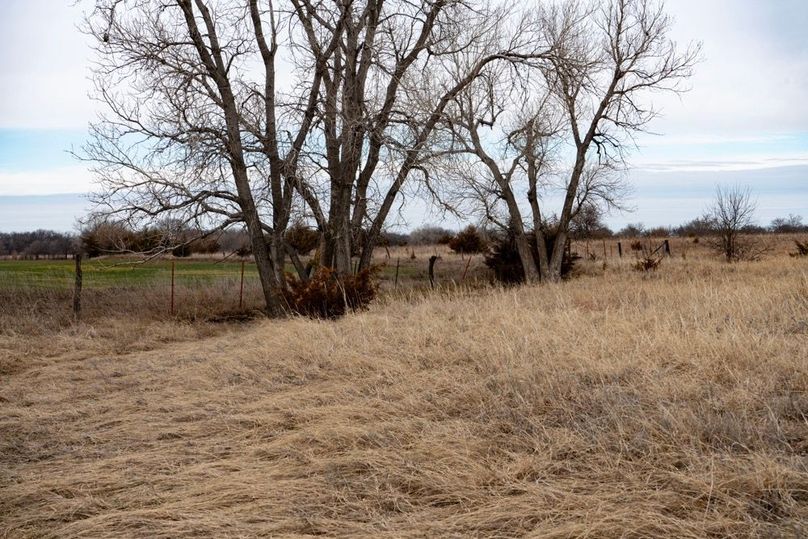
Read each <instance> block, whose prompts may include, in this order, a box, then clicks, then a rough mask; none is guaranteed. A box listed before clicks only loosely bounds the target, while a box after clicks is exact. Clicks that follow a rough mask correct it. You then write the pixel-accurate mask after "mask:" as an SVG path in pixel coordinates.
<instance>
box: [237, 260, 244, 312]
mask: <svg viewBox="0 0 808 539" xmlns="http://www.w3.org/2000/svg"><path fill="white" fill-rule="evenodd" d="M243 305H244V260H243V259H242V260H241V284H239V287H238V308H239V310H241V308H242V306H243Z"/></svg>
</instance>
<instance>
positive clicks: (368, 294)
mask: <svg viewBox="0 0 808 539" xmlns="http://www.w3.org/2000/svg"><path fill="white" fill-rule="evenodd" d="M377 272H378V268H370V269H366V270H362V271H360V272H359V273H357V274H355V275H345V276H343V277H342V278H338V277H337V275H336V274H335V273H334V270H332V269H330V268H319V269H318V270H317V271H316V272H315V273H314V275H312V276H311V278H310V279H309V280H308V281H303V280H301V279H298V278H297V277H295V276H294V275H292V274H287V275H286V284H287V291H286V295H285V298H286V302H287V303H288V305H289V308H290V309H291V310H292V312H294V313H296V314H300V315H303V316H308V317H310V318H328V319H333V318H338V317H340V316H343V315H344V314H345V313H346V312H347V311H348V310H351V311H358V310H361V309H365V308H366V307H367V306H368V304H370V302H371V301H373V299H374V298H375V297H376V292H377V290H378V285H377V283H376V273H377Z"/></svg>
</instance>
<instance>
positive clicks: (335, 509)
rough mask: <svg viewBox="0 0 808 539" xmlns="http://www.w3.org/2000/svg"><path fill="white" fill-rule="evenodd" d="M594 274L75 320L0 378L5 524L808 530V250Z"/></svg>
mask: <svg viewBox="0 0 808 539" xmlns="http://www.w3.org/2000/svg"><path fill="white" fill-rule="evenodd" d="M627 264H628V262H626V263H624V266H627ZM596 269H597V268H594V269H593V271H592V276H584V277H582V278H580V279H577V280H575V281H572V282H569V283H565V284H562V285H559V286H553V287H534V288H520V289H512V290H504V291H502V290H483V291H476V292H466V293H464V292H462V291H455V292H453V293H451V294H445V295H435V296H432V297H423V296H422V295H414V294H413V295H412V296H411V297H410V298H409V299H406V298H404V299H402V298H397V299H396V300H395V301H393V300H392V299H390V300H387V301H383V302H381V303H379V304H378V305H376V306H374V307H373V308H372V309H371V310H370V311H369V312H366V313H362V314H357V315H352V316H350V317H347V318H345V319H343V320H340V321H337V322H316V321H310V320H303V319H294V320H285V321H278V322H272V321H266V322H257V323H253V324H250V325H248V326H244V327H242V328H236V327H228V328H226V329H223V330H222V332H223V333H221V334H219V335H216V336H213V337H210V338H207V339H203V340H199V341H198V342H190V343H189V342H178V343H170V344H166V345H164V346H162V347H158V348H157V349H155V350H150V351H142V350H141V351H131V350H120V349H112V348H110V349H104V348H98V347H96V348H91V347H89V348H81V346H82V345H81V342H80V339H78V338H76V339H77V340H75V341H71V342H73V343H74V348H75V350H72V351H71V352H69V353H63V354H55V355H54V356H53V357H50V358H47V359H39V360H37V361H32V363H31V365H30V366H29V367H28V368H27V369H23V370H19V371H15V372H13V373H11V374H10V375H8V376H4V377H3V378H2V381H1V382H0V407H2V408H1V409H2V419H0V535H2V536H5V537H14V538H17V537H66V538H70V537H172V538H174V537H253V536H313V535H327V536H364V537H439V536H440V537H469V536H484V537H514V536H523V535H530V536H537V537H584V536H585V537H593V538H594V537H598V538H600V537H803V536H806V535H808V525H806V522H808V265H806V263H805V261H804V260H797V259H788V258H787V257H779V258H776V259H772V260H770V261H768V262H764V263H759V264H737V265H732V266H728V265H724V264H720V263H716V262H712V261H707V260H696V261H694V260H692V259H687V260H681V259H674V260H668V261H666V262H665V263H663V267H662V269H661V270H660V271H659V272H657V273H656V274H652V275H641V274H638V273H634V272H631V271H628V270H627V269H626V268H625V267H623V266H610V267H608V268H607V269H606V270H603V271H599V272H598V271H595V270H596ZM604 273H605V276H604V275H603V274H604ZM596 274H597V275H596ZM75 331H76V332H80V330H78V329H77V330H75ZM85 331H89V329H87V328H85Z"/></svg>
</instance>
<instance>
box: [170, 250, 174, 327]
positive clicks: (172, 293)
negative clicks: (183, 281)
mask: <svg viewBox="0 0 808 539" xmlns="http://www.w3.org/2000/svg"><path fill="white" fill-rule="evenodd" d="M171 316H174V261H173V260H172V261H171Z"/></svg>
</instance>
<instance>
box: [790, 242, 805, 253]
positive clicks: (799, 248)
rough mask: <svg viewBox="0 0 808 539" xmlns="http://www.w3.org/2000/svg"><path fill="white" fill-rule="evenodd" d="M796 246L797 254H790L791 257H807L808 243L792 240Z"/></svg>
mask: <svg viewBox="0 0 808 539" xmlns="http://www.w3.org/2000/svg"><path fill="white" fill-rule="evenodd" d="M794 243H795V244H796V245H797V252H796V253H791V256H808V241H799V240H794Z"/></svg>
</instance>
